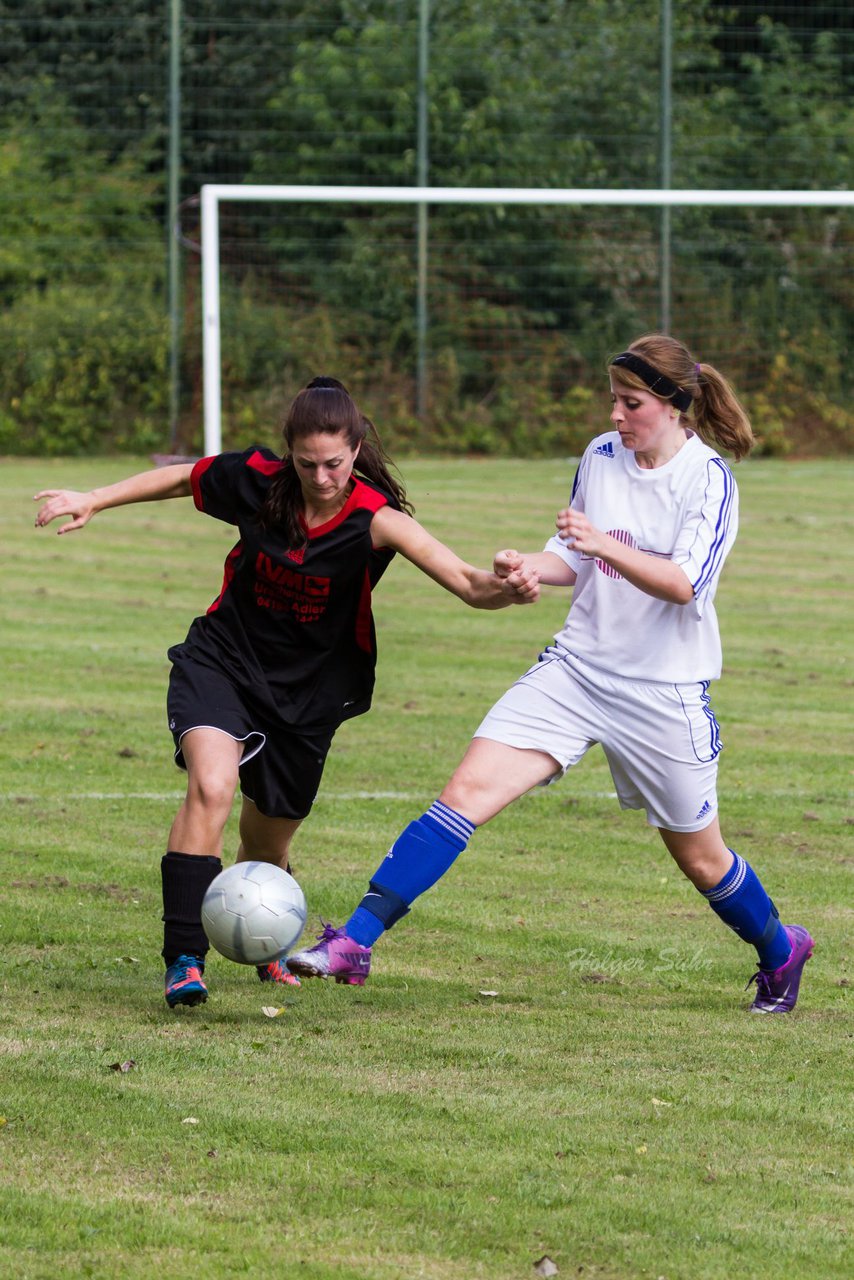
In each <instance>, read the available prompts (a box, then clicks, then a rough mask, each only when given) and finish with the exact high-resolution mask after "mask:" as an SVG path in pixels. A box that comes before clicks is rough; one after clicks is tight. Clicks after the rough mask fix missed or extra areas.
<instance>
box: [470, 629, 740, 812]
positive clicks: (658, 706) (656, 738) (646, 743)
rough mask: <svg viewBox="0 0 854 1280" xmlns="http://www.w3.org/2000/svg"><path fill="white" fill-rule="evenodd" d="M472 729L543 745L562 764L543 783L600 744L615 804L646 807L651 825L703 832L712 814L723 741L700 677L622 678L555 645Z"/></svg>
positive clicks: (525, 746) (514, 742) (526, 745)
mask: <svg viewBox="0 0 854 1280" xmlns="http://www.w3.org/2000/svg"><path fill="white" fill-rule="evenodd" d="M474 736H475V737H476V738H491V739H493V740H494V741H495V742H503V743H504V744H505V745H507V746H510V747H518V748H520V749H522V750H531V751H544V752H547V753H548V755H550V756H552V757H553V758H554V759H555V760H556V761H557V762H558V764H559V765H560V771H559V772H558V773H556V774H555V775H554V777H552V778H550V779H549V782H556V781H557V780H558V779H559V778H561V777H562V776H563V775H564V773H566V771H567V769H571V768H572V766H573V765H574V764H577V763H578V761H579V760H580V759H581V757H582V756H583V755H584V754H585V753H586V752H587V750H588V749H589V748H590V747H592V746H594V745H595V744H596V743H597V742H599V743H601V744H602V748H603V750H604V752H605V755H606V757H607V759H608V764H609V766H610V769H611V777H612V778H613V779H614V786H615V788H616V791H617V797H618V799H619V801H620V805H621V806H622V808H623V809H646V816H647V820H648V822H649V823H650V825H651V826H653V827H663V828H664V829H665V830H667V831H702V830H703V828H704V827H707V826H708V825H709V823H710V822H711V821H712V819H713V818H714V816H715V814H716V813H717V808H718V799H717V789H716V783H717V771H718V766H717V759H718V755H719V753H720V750H721V738H720V730H719V728H718V723H717V721H716V719H715V717H714V713H713V711H712V708H711V706H710V705H709V682H708V681H707V680H700V681H697V682H695V683H690V684H661V683H656V682H649V683H646V682H644V681H642V680H626V679H623V678H622V677H621V676H614V675H611V674H610V673H609V672H607V671H604V670H600V669H599V668H597V667H592V666H591V665H590V664H589V663H587V662H583V661H582V660H581V659H580V658H578V657H576V656H575V655H574V654H571V653H568V652H567V651H566V650H565V649H561V648H558V647H557V646H553V647H550V648H548V649H546V651H545V652H544V653H543V654H541V655H540V659H539V661H538V662H537V663H535V665H534V666H533V667H531V669H530V670H529V671H527V672H526V673H525V675H523V676H522V678H521V679H520V680H517V681H516V683H515V684H514V685H513V686H512V688H510V689H508V691H507V693H505V695H504V697H503V698H500V699H499V700H498V702H496V704H495V706H494V707H493V708H492V710H491V711H490V712H488V714H487V715H486V716H485V718H484V720H483V722H482V723H481V725H480V726H479V728H478V729H477V730H476V731H475V734H474ZM544 785H548V784H547V783H546V784H544Z"/></svg>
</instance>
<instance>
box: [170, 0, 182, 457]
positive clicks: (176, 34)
mask: <svg viewBox="0 0 854 1280" xmlns="http://www.w3.org/2000/svg"><path fill="white" fill-rule="evenodd" d="M168 163H169V200H168V215H167V226H168V245H169V248H168V260H169V438H170V441H171V448H172V452H173V453H174V452H175V449H176V447H177V441H178V413H179V409H180V378H181V260H180V257H179V254H178V228H177V222H178V194H179V184H180V176H181V0H170V5H169V161H168Z"/></svg>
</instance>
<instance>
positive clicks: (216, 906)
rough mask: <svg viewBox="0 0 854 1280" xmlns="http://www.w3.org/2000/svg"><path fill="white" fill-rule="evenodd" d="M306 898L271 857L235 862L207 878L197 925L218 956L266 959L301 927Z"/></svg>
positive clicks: (245, 960) (291, 941)
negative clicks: (203, 931)
mask: <svg viewBox="0 0 854 1280" xmlns="http://www.w3.org/2000/svg"><path fill="white" fill-rule="evenodd" d="M305 918H306V902H305V894H304V893H303V891H302V889H301V888H300V886H299V885H298V884H297V882H296V880H295V879H294V878H293V876H292V875H290V874H289V873H288V872H287V871H283V870H282V868H281V867H277V866H274V865H273V864H272V863H271V862H236V863H235V864H234V866H233V867H227V868H226V870H225V871H221V872H220V874H219V875H218V876H217V877H216V879H215V880H212V881H211V884H210V886H209V888H208V891H207V893H206V894H205V897H204V901H203V902H202V924H203V925H204V930H205V933H206V934H207V935H208V938H209V939H210V942H211V944H212V945H213V946H214V947H216V949H217V951H218V952H219V953H220V955H223V956H225V957H226V958H227V959H228V960H234V961H235V962H236V963H237V964H272V962H273V961H274V960H279V959H280V958H281V957H282V956H283V955H284V954H285V953H286V952H287V951H289V950H290V949H291V947H292V946H293V945H294V943H295V942H296V940H297V938H298V937H299V936H300V934H301V933H302V931H303V929H304V927H305Z"/></svg>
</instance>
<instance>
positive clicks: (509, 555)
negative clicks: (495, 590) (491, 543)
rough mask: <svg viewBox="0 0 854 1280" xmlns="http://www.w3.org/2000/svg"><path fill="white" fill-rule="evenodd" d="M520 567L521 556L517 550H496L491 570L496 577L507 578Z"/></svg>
mask: <svg viewBox="0 0 854 1280" xmlns="http://www.w3.org/2000/svg"><path fill="white" fill-rule="evenodd" d="M521 567H522V557H521V555H520V554H519V552H518V551H496V553H495V558H494V560H493V561H492V571H493V573H494V574H495V576H496V577H497V578H509V577H510V574H511V573H515V572H516V570H517V569H520V568H521Z"/></svg>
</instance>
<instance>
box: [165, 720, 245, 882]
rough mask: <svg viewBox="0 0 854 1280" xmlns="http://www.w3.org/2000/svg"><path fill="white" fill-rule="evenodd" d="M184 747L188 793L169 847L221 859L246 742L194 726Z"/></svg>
mask: <svg viewBox="0 0 854 1280" xmlns="http://www.w3.org/2000/svg"><path fill="white" fill-rule="evenodd" d="M181 750H182V751H183V753H184V761H185V763H186V765H187V794H186V796H185V798H184V801H183V803H182V805H181V808H180V809H179V810H178V812H177V814H176V815H175V821H174V822H173V823H172V829H171V831H170V833H169V848H170V849H174V850H176V851H178V852H180V853H188V854H195V855H197V856H198V857H208V858H221V857H222V836H223V831H224V830H225V824H226V822H227V821H228V818H229V814H230V813H231V806H232V804H233V803H234V792H235V789H236V787H237V780H238V766H239V765H240V757H241V756H242V755H243V743H242V742H235V741H234V739H233V738H230V737H229V736H228V734H227V733H221V732H220V731H219V730H218V729H191V730H190V731H189V733H186V734H185V735H184V737H183V739H182V741H181Z"/></svg>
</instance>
